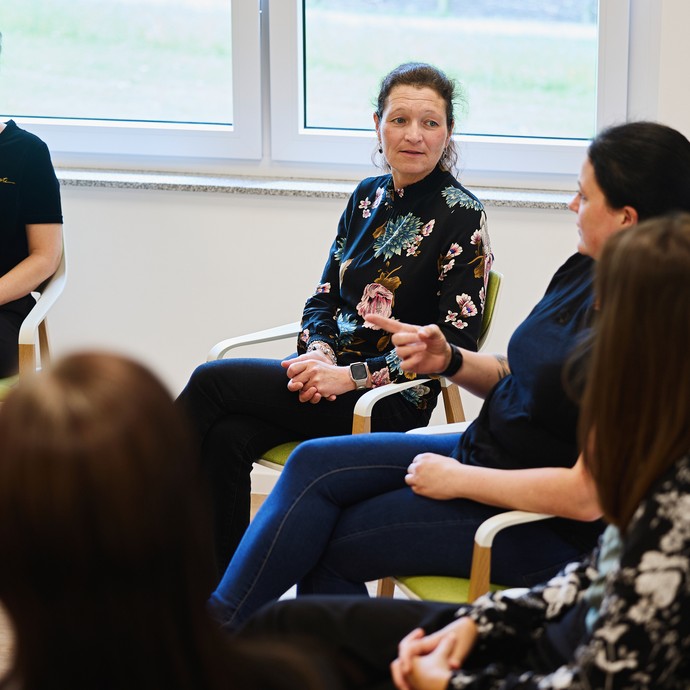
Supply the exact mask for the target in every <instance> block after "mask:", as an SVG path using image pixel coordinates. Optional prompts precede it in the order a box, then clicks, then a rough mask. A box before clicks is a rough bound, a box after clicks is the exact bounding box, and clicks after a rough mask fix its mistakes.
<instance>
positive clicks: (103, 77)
mask: <svg viewBox="0 0 690 690" xmlns="http://www.w3.org/2000/svg"><path fill="white" fill-rule="evenodd" d="M252 9H253V10H254V11H252ZM257 9H258V5H257V4H256V3H254V7H253V8H252V3H251V2H249V3H248V2H246V1H245V2H240V1H237V2H232V3H231V2H230V0H32V1H31V2H30V3H18V2H17V3H8V4H7V6H5V5H3V24H2V27H1V28H2V31H3V34H4V40H3V44H4V45H3V52H2V55H1V56H0V69H1V71H0V79H1V80H2V93H3V100H2V106H3V110H4V111H5V112H6V113H9V114H10V115H11V116H12V117H15V118H18V119H22V120H24V121H26V120H27V119H28V120H30V121H31V125H32V129H33V130H34V131H37V130H40V131H39V132H38V133H39V134H41V135H42V136H43V137H44V138H45V139H46V140H47V141H48V142H49V144H50V146H51V149H53V151H69V150H70V149H73V148H74V147H75V144H78V145H80V146H81V148H82V150H83V151H84V152H89V153H101V152H106V153H115V154H129V155H146V156H169V155H170V154H171V152H177V153H178V154H179V155H189V153H191V152H192V151H193V152H194V154H193V155H197V156H199V157H215V156H219V155H220V156H222V157H240V158H241V157H248V158H259V157H260V156H261V139H260V131H258V130H257V128H256V127H255V126H254V123H255V121H256V120H255V118H256V116H257V113H258V112H260V97H259V94H260V79H261V76H260V72H259V15H258V11H257ZM240 66H241V69H239V68H240ZM240 92H241V94H242V97H241V98H239V97H237V95H238V94H239V93H240ZM240 135H241V136H240Z"/></svg>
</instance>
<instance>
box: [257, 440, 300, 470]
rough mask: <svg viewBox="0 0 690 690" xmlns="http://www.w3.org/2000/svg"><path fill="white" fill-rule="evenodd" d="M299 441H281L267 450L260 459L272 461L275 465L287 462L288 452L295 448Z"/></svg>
mask: <svg viewBox="0 0 690 690" xmlns="http://www.w3.org/2000/svg"><path fill="white" fill-rule="evenodd" d="M298 444H299V441H289V442H288V443H281V444H280V445H279V446H274V447H273V448H271V449H270V450H267V451H266V452H265V453H264V454H263V455H262V456H261V459H262V460H268V461H269V462H274V463H276V465H283V467H284V466H285V463H286V462H287V459H288V457H289V456H290V453H292V451H293V450H295V448H297V446H298Z"/></svg>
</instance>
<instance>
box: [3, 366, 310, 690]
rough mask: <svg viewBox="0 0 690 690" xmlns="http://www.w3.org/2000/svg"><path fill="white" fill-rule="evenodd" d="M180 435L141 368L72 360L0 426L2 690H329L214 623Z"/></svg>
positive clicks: (12, 401) (30, 389)
mask: <svg viewBox="0 0 690 690" xmlns="http://www.w3.org/2000/svg"><path fill="white" fill-rule="evenodd" d="M197 474H198V472H197V470H196V463H195V462H194V461H193V452H192V445H191V442H190V439H189V435H188V431H187V428H186V425H185V423H184V420H183V419H182V417H181V416H180V415H179V412H178V411H177V410H176V409H175V408H174V406H173V403H172V399H171V398H170V396H169V394H168V393H167V391H166V390H165V389H164V387H163V386H162V385H161V383H160V382H159V381H158V380H157V379H156V378H155V377H154V376H153V375H152V374H151V373H150V372H149V371H148V370H147V369H145V368H144V367H142V366H140V365H139V364H136V363H134V362H132V361H130V360H128V359H124V358H122V357H117V356H113V355H104V354H79V355H73V356H71V357H68V358H67V359H64V360H63V361H62V362H61V363H59V364H58V365H57V366H56V367H55V368H54V369H53V370H51V371H46V372H43V373H41V374H40V375H37V376H35V377H33V378H32V379H27V380H22V382H21V383H20V384H19V386H18V387H17V388H16V389H15V390H14V391H13V392H12V393H11V395H10V396H9V398H8V399H7V401H6V402H5V403H4V405H3V407H2V410H1V411H0V554H2V556H1V559H2V562H1V565H0V601H2V603H3V605H4V606H5V608H6V610H7V612H8V613H9V616H10V619H11V622H12V625H13V628H14V632H15V636H16V649H15V655H14V660H13V664H12V667H11V669H10V672H9V674H8V676H7V677H6V678H5V680H4V682H2V681H0V687H2V688H12V689H14V688H18V689H20V690H47V689H49V688H70V690H79V689H82V688H83V689H87V688H88V689H89V690H92V689H93V688H101V689H104V688H112V689H115V688H118V689H122V690H124V689H127V690H133V689H136V688H142V690H143V689H144V688H145V689H146V690H151V689H152V688H166V690H174V689H176V688H177V689H180V690H181V689H183V688H184V689H188V690H192V689H193V690H201V689H208V690H211V689H216V688H218V689H220V688H223V689H227V688H238V689H241V690H246V689H247V688H276V689H278V688H281V689H283V688H300V689H301V688H303V687H304V686H305V684H306V686H307V687H310V688H315V687H321V685H320V680H319V679H318V678H317V676H316V673H315V672H313V671H311V669H310V667H309V666H308V665H307V664H306V663H305V662H303V661H302V660H301V658H300V657H298V655H297V654H296V653H295V652H293V651H291V650H287V649H284V648H280V647H278V648H276V647H275V646H273V647H272V648H271V650H267V649H265V648H263V647H258V648H257V647H253V646H250V647H245V646H244V645H240V644H238V643H228V640H226V639H225V638H224V637H223V636H222V634H221V633H220V632H219V631H218V630H217V628H216V626H215V625H214V624H213V623H212V622H211V620H210V619H209V617H208V615H207V613H206V608H205V601H206V598H207V596H208V592H209V591H210V589H211V587H212V585H213V578H214V564H213V556H212V546H211V539H210V529H209V526H208V520H207V516H206V514H205V508H204V504H203V502H202V500H201V496H200V495H199V491H198V487H197Z"/></svg>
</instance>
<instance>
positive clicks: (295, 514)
mask: <svg viewBox="0 0 690 690" xmlns="http://www.w3.org/2000/svg"><path fill="white" fill-rule="evenodd" d="M633 165H634V168H635V169H634V170H633V169H632V168H631V166H633ZM640 171H643V174H640ZM600 179H602V180H605V181H606V182H605V184H606V185H607V186H606V187H604V186H602V185H603V184H604V183H600V181H599V180H600ZM612 200H615V202H614V201H612ZM614 203H615V205H614ZM638 206H639V208H638ZM570 207H571V209H572V210H573V211H575V212H576V213H577V227H578V231H579V244H578V254H576V255H575V256H573V257H571V258H570V259H568V261H567V262H566V263H565V264H564V265H563V266H562V267H561V268H560V269H559V270H558V271H557V273H556V275H555V276H554V277H553V279H552V281H551V284H550V285H549V287H548V289H547V291H546V294H545V295H544V297H543V298H542V300H541V301H540V302H539V303H538V304H537V306H536V307H535V308H534V309H533V310H532V312H531V313H530V315H529V316H528V317H527V319H526V320H525V321H524V322H523V323H522V324H521V325H520V326H519V327H518V328H517V330H516V331H515V333H514V334H513V336H512V338H511V341H510V343H509V346H508V359H506V358H505V357H502V356H494V355H490V354H478V353H476V352H469V351H466V350H464V349H460V348H457V347H456V346H455V345H453V344H449V343H448V342H447V340H446V338H445V337H444V335H443V333H442V332H441V331H440V329H439V328H438V327H437V326H436V325H431V326H414V325H410V324H404V323H401V322H399V321H394V320H391V319H387V318H385V317H382V316H381V315H370V316H367V320H368V321H370V322H371V323H373V324H375V325H377V326H379V327H381V329H382V330H383V331H384V332H390V333H392V334H393V342H394V344H395V345H396V352H397V354H398V356H399V357H400V359H401V367H402V369H403V370H408V371H413V372H417V373H429V372H435V371H442V370H444V369H445V370H447V371H448V370H454V371H455V373H454V374H452V379H453V381H455V382H456V383H457V384H459V385H461V386H464V387H466V388H469V389H470V390H472V391H473V392H474V393H476V394H478V395H480V396H482V397H484V398H485V401H484V404H483V406H482V409H481V411H480V414H479V417H478V418H477V420H476V421H475V422H474V423H473V424H471V425H470V426H469V428H468V429H467V431H466V432H465V433H463V434H462V435H461V436H460V439H459V440H458V437H457V435H452V434H448V435H443V436H428V435H414V434H372V435H368V436H366V437H365V436H361V437H357V436H350V437H341V438H337V439H319V440H315V441H309V442H306V443H304V444H301V445H300V446H299V447H298V448H297V449H296V451H295V452H294V453H293V454H292V456H291V458H290V460H289V462H288V463H287V466H286V468H285V470H284V472H283V473H282V474H281V477H280V479H279V481H278V483H277V485H276V487H275V489H274V490H273V491H272V492H271V494H270V495H269V497H268V499H267V500H266V502H265V503H264V505H263V506H262V508H261V510H260V511H259V513H258V515H257V516H256V518H255V520H254V522H253V523H252V525H251V526H250V528H249V530H248V532H247V534H246V536H245V538H244V539H243V540H242V542H241V543H240V546H239V548H238V550H237V554H236V556H235V558H233V560H232V561H231V563H230V566H229V567H228V569H227V571H226V573H225V576H224V577H223V580H222V581H221V583H220V585H219V586H218V587H217V588H216V591H215V592H214V593H213V595H212V597H211V606H212V608H213V610H214V613H215V615H216V617H217V618H218V619H219V621H221V623H222V624H224V625H226V626H228V627H234V626H237V625H240V624H241V623H242V621H244V620H245V619H246V618H247V617H248V616H249V615H250V614H251V613H252V612H253V611H255V610H256V609H257V608H258V607H259V606H261V605H262V604H264V603H266V602H268V601H270V600H271V599H273V598H277V597H278V596H280V595H281V594H282V593H283V592H284V591H286V590H287V589H289V588H290V587H291V586H292V585H293V584H295V583H298V593H300V594H313V593H321V594H356V593H362V594H363V593H365V592H366V589H365V582H368V581H371V580H375V579H378V578H381V577H385V576H388V575H425V574H429V573H434V574H439V575H450V576H459V577H466V576H467V575H468V574H469V570H470V567H469V566H470V558H471V554H472V544H473V537H474V532H475V530H476V528H477V527H478V526H479V524H480V523H481V522H483V521H484V520H485V519H486V518H488V517H490V516H491V515H494V514H496V513H498V512H501V510H505V509H523V510H531V511H534V512H540V513H550V514H554V515H558V516H559V518H558V519H553V520H547V521H545V522H539V523H532V524H530V525H522V526H520V527H517V528H514V529H513V530H511V532H510V537H509V538H507V537H505V542H504V543H502V544H500V547H499V548H497V549H496V553H495V554H494V558H493V562H492V572H493V574H494V578H495V581H496V582H498V583H500V584H504V585H513V586H525V585H532V584H535V583H536V582H541V581H542V580H543V579H544V578H545V577H547V576H549V575H551V574H553V573H555V572H557V571H558V570H559V569H560V568H561V567H562V566H563V565H565V564H566V563H569V562H571V561H573V560H577V559H578V558H580V557H582V555H583V554H585V553H588V552H589V551H590V550H591V548H592V547H593V546H594V544H595V542H596V539H597V537H598V534H599V533H600V531H601V529H602V525H601V523H600V522H599V521H598V520H597V518H598V517H599V516H600V514H601V513H600V508H599V505H598V503H597V501H596V496H595V492H594V488H593V484H592V481H591V478H590V477H589V475H588V473H587V472H585V471H584V468H583V463H582V462H581V461H579V462H578V456H579V445H578V442H577V434H576V428H577V419H578V406H577V405H576V403H575V402H574V401H573V400H572V399H571V397H570V396H569V394H567V393H566V390H565V389H564V382H563V370H564V367H565V363H566V362H567V361H568V358H569V355H570V353H571V351H572V349H573V347H574V345H575V344H576V343H577V342H578V340H580V339H581V338H582V336H583V335H584V334H586V333H587V332H588V324H589V322H590V319H591V316H592V307H593V303H594V297H593V294H592V270H593V262H594V261H596V260H597V259H598V258H599V256H600V254H601V247H602V245H603V243H604V242H605V240H606V239H607V238H608V237H609V236H611V235H613V234H615V233H616V232H619V231H620V230H623V229H625V228H628V227H631V226H632V225H634V224H635V223H637V221H638V220H640V219H645V218H647V217H649V216H650V215H657V214H660V213H665V212H670V211H673V210H676V209H684V210H688V211H690V141H688V140H687V139H686V138H685V137H684V136H683V135H682V134H680V133H679V132H677V131H676V130H673V129H671V128H669V127H665V126H663V125H659V124H656V123H648V122H641V123H630V124H626V125H621V126H619V127H614V128H611V129H608V130H605V131H603V132H602V133H600V134H599V135H598V136H597V137H596V138H595V139H594V141H593V142H592V144H591V146H590V149H589V155H588V157H587V159H586V160H585V162H584V164H583V166H582V170H581V173H580V177H579V188H578V193H577V194H576V196H575V198H574V199H573V201H572V202H571V205H570ZM643 214H644V215H643ZM631 375H632V373H631ZM499 539H502V538H501V537H499Z"/></svg>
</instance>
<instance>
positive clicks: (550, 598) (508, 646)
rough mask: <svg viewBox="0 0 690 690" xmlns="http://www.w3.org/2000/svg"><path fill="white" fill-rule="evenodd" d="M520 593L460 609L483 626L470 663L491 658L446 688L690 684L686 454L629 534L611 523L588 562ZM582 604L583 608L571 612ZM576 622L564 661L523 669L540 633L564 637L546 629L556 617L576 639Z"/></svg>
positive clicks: (617, 689)
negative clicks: (540, 668) (551, 666)
mask: <svg viewBox="0 0 690 690" xmlns="http://www.w3.org/2000/svg"><path fill="white" fill-rule="evenodd" d="M607 542H608V543H607ZM605 555H607V556H608V557H607V558H606V557H604V556H605ZM612 555H613V556H614V558H613V560H614V562H613V563H612V558H611V556H612ZM511 591H512V592H513V595H510V594H508V592H511ZM516 592H518V590H507V592H501V593H497V594H492V595H487V596H484V597H481V598H480V599H478V600H477V602H475V605H474V606H473V607H463V608H461V609H460V611H458V615H469V616H470V617H471V618H473V619H474V620H475V621H476V623H477V625H478V629H479V635H480V637H479V644H478V646H477V648H476V650H475V651H474V652H473V653H472V656H471V657H470V659H469V660H468V665H472V666H475V664H476V662H478V661H482V657H483V660H484V661H493V662H497V663H490V664H489V665H488V666H486V667H485V668H484V669H483V670H482V671H481V672H478V673H477V672H470V671H469V670H467V671H457V672H456V673H455V674H454V676H453V678H452V679H451V681H450V685H449V687H450V688H486V689H491V690H498V688H501V689H502V690H503V689H507V688H539V690H551V689H554V690H555V689H559V690H566V689H568V690H585V689H586V690H589V689H591V688H605V689H606V690H622V689H623V688H625V689H626V690H642V689H643V688H644V689H648V688H654V689H655V690H662V689H664V688H669V689H671V688H673V689H676V688H678V689H679V688H688V687H690V456H685V457H683V458H681V460H679V461H678V462H677V463H675V464H674V466H673V467H672V468H671V469H670V470H669V471H668V472H667V473H666V474H665V475H664V476H663V477H662V478H661V479H660V480H659V481H658V482H657V483H656V485H655V486H654V488H653V489H652V491H651V492H650V495H649V496H648V497H647V498H646V499H645V500H644V501H643V502H642V504H641V505H640V506H639V508H638V509H637V511H636V513H635V515H634V516H633V518H632V520H631V522H630V525H629V527H628V530H627V532H626V534H625V536H623V537H622V538H621V537H620V535H619V533H618V530H617V529H616V528H615V527H609V528H608V529H607V531H606V533H605V535H604V537H602V544H601V546H600V548H599V549H598V550H597V551H595V552H594V554H593V555H592V557H591V559H589V560H588V561H585V562H582V563H574V564H571V565H570V566H568V567H566V568H565V569H564V570H563V571H562V572H561V573H560V574H559V575H558V576H556V577H555V578H553V579H552V580H550V581H549V582H547V583H546V584H545V585H540V586H539V587H536V588H534V589H532V590H529V591H526V590H519V596H515V593H516ZM578 608H579V609H580V611H579V613H581V614H585V615H572V614H573V613H577V612H578V611H577V609H578ZM573 621H578V622H579V629H578V625H575V630H576V632H577V633H578V634H577V636H576V638H575V639H576V640H577V641H576V642H575V643H574V644H573V648H574V651H573V653H572V654H571V655H570V659H569V661H568V662H567V663H564V664H563V665H560V666H558V668H555V669H554V670H553V671H552V672H551V673H548V674H544V673H538V672H535V671H534V670H533V669H530V668H526V664H525V663H524V658H525V656H526V655H527V654H528V653H529V648H530V647H531V646H533V645H535V643H538V641H539V640H540V639H541V640H543V639H544V637H547V638H548V637H550V638H554V637H555V639H564V637H565V636H564V635H562V634H557V635H555V636H554V635H553V631H550V630H549V626H555V627H558V626H559V624H560V623H562V624H563V626H565V627H568V628H569V632H568V634H569V635H571V636H572V628H573V625H572V622H573ZM557 632H558V631H557ZM561 632H564V630H562V631H561ZM521 661H522V663H521ZM476 665H477V667H479V665H480V664H476Z"/></svg>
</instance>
